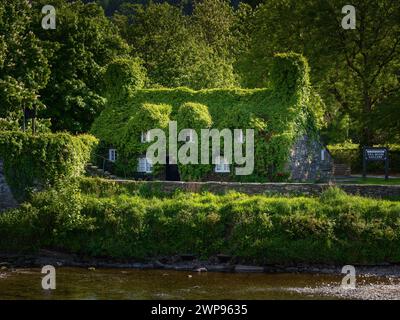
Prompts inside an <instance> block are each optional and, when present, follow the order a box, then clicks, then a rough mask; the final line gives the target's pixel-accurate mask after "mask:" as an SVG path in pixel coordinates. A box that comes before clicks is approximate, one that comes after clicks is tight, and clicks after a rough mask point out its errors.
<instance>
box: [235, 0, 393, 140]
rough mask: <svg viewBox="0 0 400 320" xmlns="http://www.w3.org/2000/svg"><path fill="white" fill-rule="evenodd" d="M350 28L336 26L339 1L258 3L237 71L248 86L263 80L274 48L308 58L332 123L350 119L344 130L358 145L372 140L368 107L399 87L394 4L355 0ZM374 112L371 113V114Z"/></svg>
mask: <svg viewBox="0 0 400 320" xmlns="http://www.w3.org/2000/svg"><path fill="white" fill-rule="evenodd" d="M352 4H353V6H354V7H355V8H356V21H357V24H356V29H350V30H345V29H343V28H342V26H341V20H342V19H343V18H344V16H345V15H344V14H342V7H343V3H342V1H339V0H327V1H321V0H310V1H307V2H300V1H294V0H270V1H268V2H266V3H265V4H264V5H262V6H260V7H258V9H257V11H256V14H255V17H254V22H253V23H252V26H253V28H252V30H251V34H252V40H251V45H250V47H251V49H250V50H249V52H248V54H247V55H246V56H245V57H244V59H243V60H242V62H241V65H240V70H241V72H242V74H243V79H245V84H246V85H248V86H263V85H265V84H266V83H267V82H268V74H267V72H266V70H268V69H269V65H270V62H271V59H272V57H273V55H274V53H276V52H277V51H288V50H294V51H297V52H300V53H303V54H304V55H305V56H306V57H307V58H308V59H309V61H310V64H311V68H312V80H313V83H314V84H317V89H318V90H319V91H320V93H321V94H322V95H323V97H324V99H325V101H326V102H327V104H328V106H330V109H331V112H330V113H328V119H329V118H331V120H332V121H333V122H335V121H336V124H337V121H339V122H340V121H341V120H340V119H342V118H345V117H346V116H349V117H350V124H351V127H350V129H351V130H350V134H351V136H352V137H353V138H354V140H356V141H357V142H360V143H361V144H363V145H365V144H373V143H378V142H380V141H379V136H378V135H376V134H374V132H373V125H372V123H373V121H374V118H373V117H372V114H373V111H374V110H375V109H377V108H379V105H380V102H381V101H383V100H384V99H385V98H386V97H388V96H389V95H390V94H391V93H392V92H395V91H398V90H399V89H400V83H399V80H398V78H397V77H396V72H397V70H399V61H400V24H399V23H398V21H400V6H399V4H398V1H391V0H373V1H372V0H355V1H353V2H352ZM374 114H376V113H374Z"/></svg>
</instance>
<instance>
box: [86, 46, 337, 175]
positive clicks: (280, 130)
mask: <svg viewBox="0 0 400 320" xmlns="http://www.w3.org/2000/svg"><path fill="white" fill-rule="evenodd" d="M144 78H145V75H144V71H143V69H142V68H141V67H140V66H139V65H137V64H135V63H132V61H129V60H126V59H119V60H116V61H114V62H113V63H111V64H110V65H109V67H108V69H107V73H106V79H107V81H108V83H107V90H108V91H107V96H108V104H107V107H106V108H105V110H104V111H103V112H102V113H101V114H100V116H99V117H98V118H97V119H96V121H95V122H94V124H93V127H92V133H93V134H94V135H95V136H96V137H98V138H99V139H100V141H101V143H100V146H99V150H98V152H97V154H98V155H100V156H101V157H104V158H106V159H107V161H106V162H107V166H108V170H111V171H113V172H114V173H115V174H117V175H119V176H122V177H134V178H139V179H157V180H187V181H194V180H196V181H221V180H222V181H259V182H263V181H282V180H286V179H290V180H294V181H298V180H320V179H324V178H326V177H328V176H329V175H330V174H331V171H332V170H331V169H332V159H331V157H330V155H329V153H328V152H327V150H326V149H325V147H324V146H323V145H322V144H321V142H320V139H319V135H318V131H319V129H320V127H321V125H322V116H323V105H322V102H321V100H320V99H319V97H318V96H317V95H316V94H315V93H314V92H313V91H312V88H311V86H310V80H309V70H308V64H307V61H306V60H305V59H304V58H303V57H302V56H300V55H297V54H294V53H289V54H279V55H277V56H276V57H275V61H274V65H273V67H272V70H271V73H270V75H269V79H270V83H271V85H270V87H269V88H262V89H235V88H233V89H207V90H199V91H194V90H191V89H188V88H173V89H164V88H163V89H144V88H143V84H144ZM171 121H176V124H177V129H178V132H179V130H181V129H185V128H191V131H188V132H187V133H186V134H187V138H186V141H191V139H193V138H192V134H195V135H196V136H199V137H200V135H201V132H200V131H201V129H207V128H209V129H212V128H215V129H218V130H222V129H224V128H227V129H231V130H232V132H234V130H235V129H236V134H235V136H234V137H233V139H234V140H233V145H234V146H235V145H236V146H238V145H243V150H244V149H245V145H246V135H245V129H253V130H254V170H253V171H252V173H251V174H250V175H237V174H235V170H233V164H231V163H229V161H226V159H225V158H224V155H223V154H221V155H220V157H218V159H219V160H218V161H217V162H216V163H214V164H212V163H211V161H210V164H181V163H179V161H178V163H177V164H174V163H173V161H171V159H169V157H168V156H167V163H166V164H163V165H161V164H157V165H153V164H152V162H151V161H150V159H148V158H146V150H147V149H148V147H149V146H150V145H151V144H152V143H153V142H152V141H150V135H149V130H151V129H154V128H160V129H162V130H164V131H165V135H166V137H167V140H168V139H169V138H170V137H169V132H170V131H169V125H170V123H171ZM184 143H185V141H183V142H178V144H181V145H182V144H184ZM221 143H222V144H223V143H224V141H223V139H221ZM222 149H223V148H222ZM167 155H168V151H167Z"/></svg>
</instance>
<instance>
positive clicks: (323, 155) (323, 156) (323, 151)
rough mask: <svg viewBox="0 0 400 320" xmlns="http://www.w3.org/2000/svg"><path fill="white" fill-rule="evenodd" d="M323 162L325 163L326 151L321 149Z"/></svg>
mask: <svg viewBox="0 0 400 320" xmlns="http://www.w3.org/2000/svg"><path fill="white" fill-rule="evenodd" d="M321 161H325V149H321Z"/></svg>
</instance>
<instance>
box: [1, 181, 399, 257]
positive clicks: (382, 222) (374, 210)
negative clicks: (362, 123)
mask: <svg viewBox="0 0 400 320" xmlns="http://www.w3.org/2000/svg"><path fill="white" fill-rule="evenodd" d="M399 227H400V202H395V201H386V200H374V199H368V198H361V197H355V196H348V195H346V194H345V193H343V192H342V191H340V190H338V189H331V190H327V191H326V192H325V193H324V194H323V195H322V196H321V197H319V198H318V197H315V198H314V197H311V198H306V197H293V198H286V197H281V196H275V197H267V196H261V195H260V196H248V195H244V194H240V193H228V194H226V195H214V194H210V193H203V194H190V193H177V194H175V195H172V196H170V197H156V196H153V197H151V196H150V195H148V196H147V197H143V196H141V195H140V194H136V195H127V194H125V193H120V194H112V195H111V194H109V195H106V194H103V196H101V197H99V196H98V194H95V195H91V194H90V193H83V194H81V193H80V192H79V190H78V189H76V188H75V187H62V188H58V189H57V190H49V191H45V192H42V193H38V194H35V195H34V196H33V198H32V200H31V202H30V203H27V204H24V205H22V206H21V207H20V208H19V209H16V210H12V211H8V212H5V213H2V214H0V232H1V235H2V241H1V244H0V248H2V249H3V248H8V247H9V248H12V250H27V249H30V250H34V249H37V248H43V247H47V248H55V249H62V250H66V251H69V252H75V253H80V254H84V255H92V256H109V257H115V258H136V259H143V258H150V257H156V256H160V255H174V254H182V253H192V254H195V255H197V256H198V257H200V258H205V259H206V258H210V257H212V256H214V255H216V254H219V253H225V254H231V255H232V256H233V257H235V258H236V260H237V261H240V262H245V263H247V262H250V263H261V264H262V263H298V262H307V263H340V264H341V263H347V264H354V263H378V262H384V261H385V262H393V263H398V262H400V233H399V231H398V230H400V228H399Z"/></svg>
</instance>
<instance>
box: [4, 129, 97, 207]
mask: <svg viewBox="0 0 400 320" xmlns="http://www.w3.org/2000/svg"><path fill="white" fill-rule="evenodd" d="M96 143H97V140H96V138H94V137H93V136H90V135H81V136H76V137H75V136H71V135H69V134H67V133H58V134H52V133H47V134H37V135H31V134H27V133H23V132H14V131H3V132H0V158H1V159H2V160H3V161H4V171H5V176H6V181H7V183H8V185H9V186H10V187H11V190H12V192H13V194H14V196H15V198H16V199H18V200H23V199H25V198H26V196H27V194H28V192H29V191H30V190H32V189H33V190H38V189H39V190H40V189H43V188H46V187H52V186H54V185H57V184H59V183H63V184H68V183H70V182H71V181H72V180H73V179H75V178H77V177H79V176H80V175H81V174H82V173H83V170H84V166H85V164H86V163H87V162H88V160H89V158H90V156H91V152H92V148H93V147H94V145H95V144H96Z"/></svg>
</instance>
